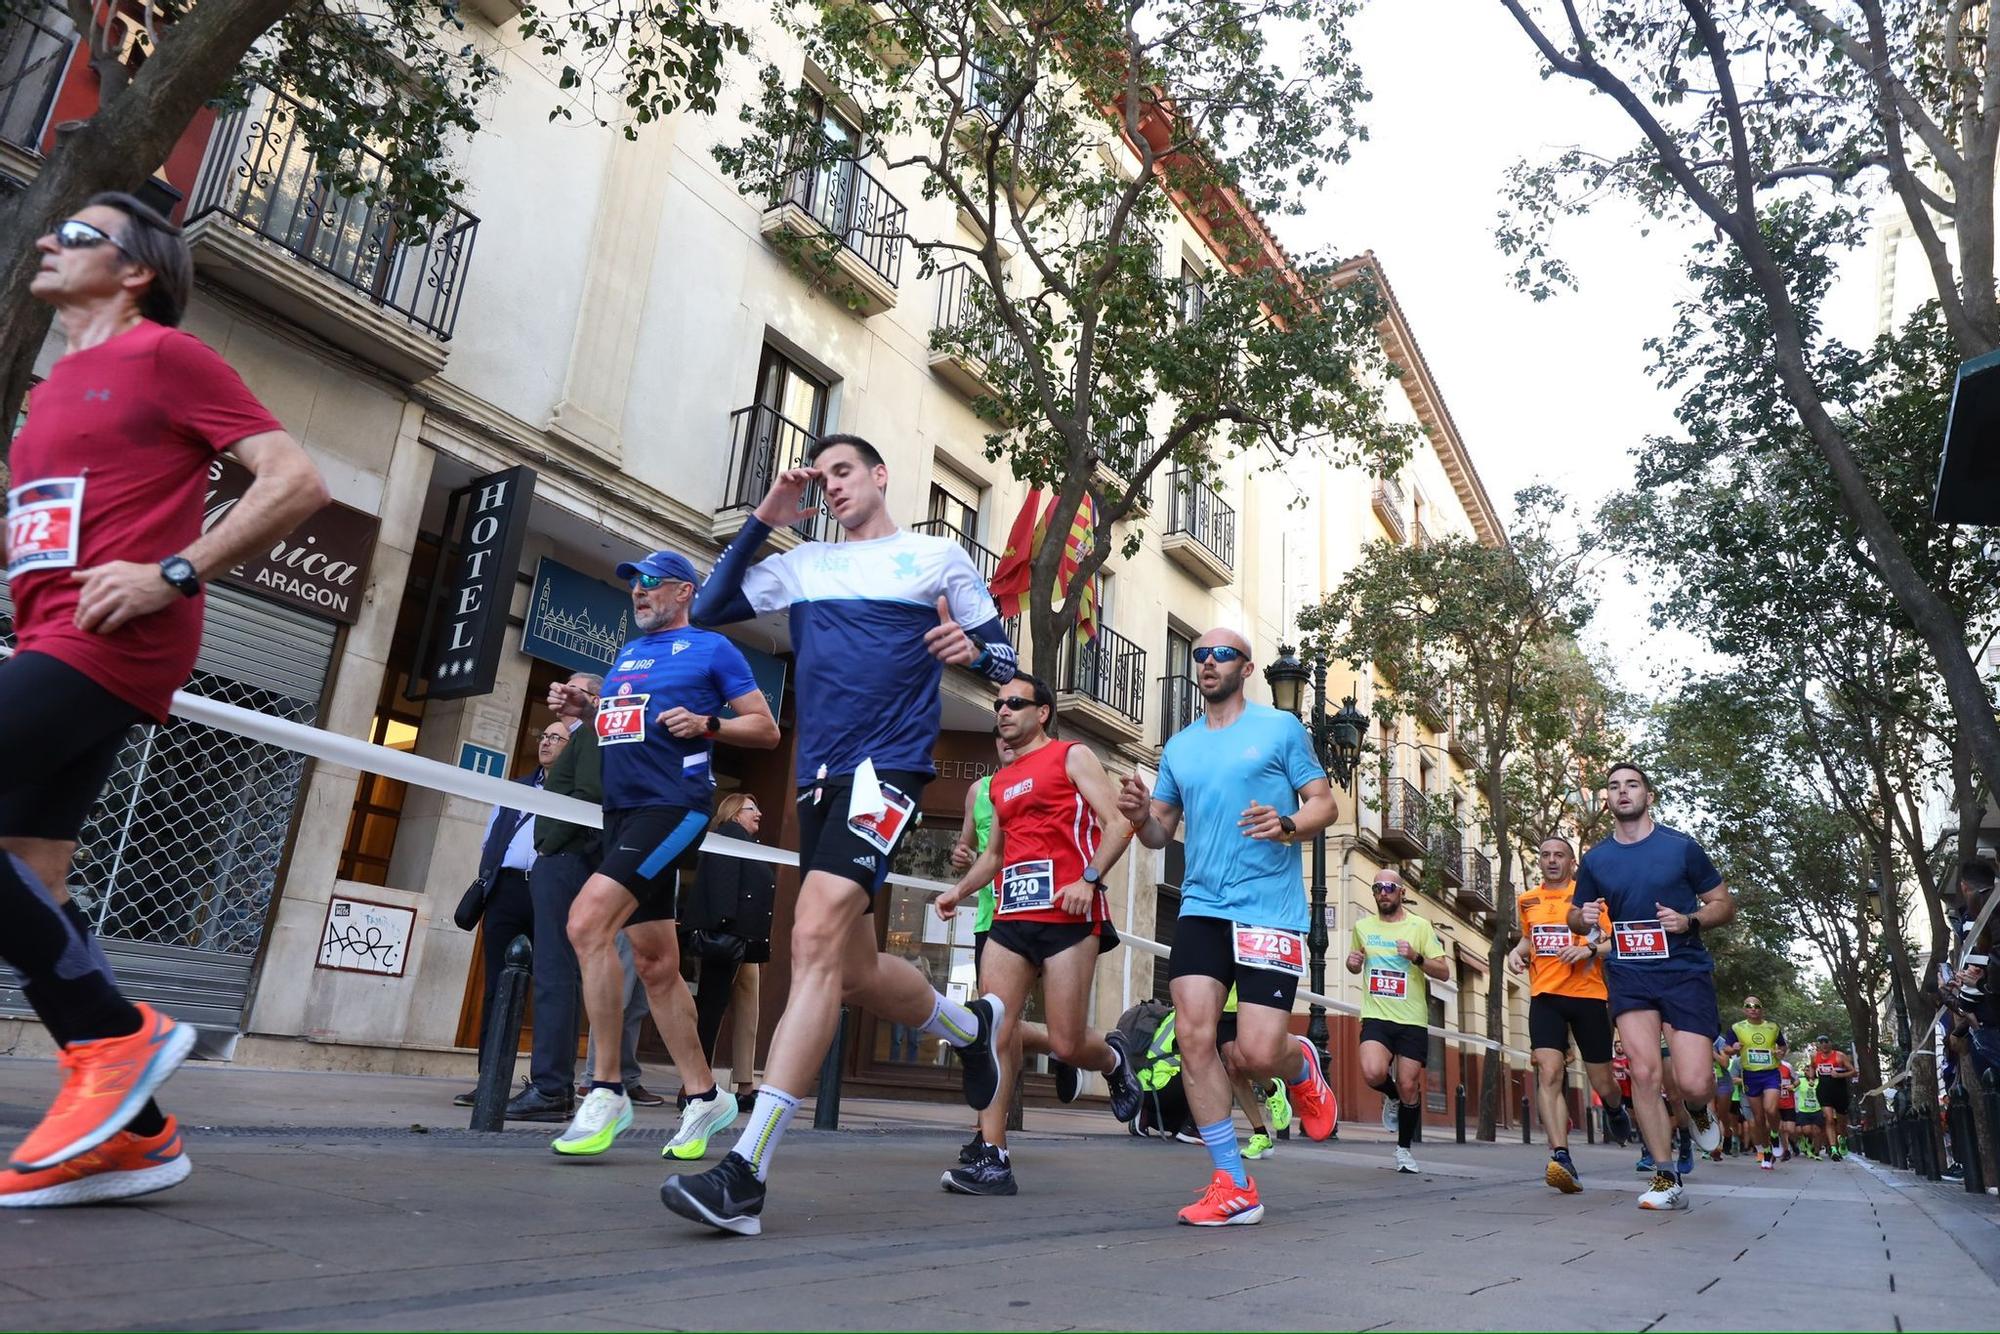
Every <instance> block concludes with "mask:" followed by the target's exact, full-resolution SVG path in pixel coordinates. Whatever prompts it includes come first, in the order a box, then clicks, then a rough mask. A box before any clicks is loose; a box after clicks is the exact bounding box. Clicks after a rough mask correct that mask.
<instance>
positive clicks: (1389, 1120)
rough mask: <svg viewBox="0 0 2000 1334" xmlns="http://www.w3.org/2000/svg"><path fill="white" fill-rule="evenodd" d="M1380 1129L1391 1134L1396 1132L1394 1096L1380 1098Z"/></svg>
mask: <svg viewBox="0 0 2000 1334" xmlns="http://www.w3.org/2000/svg"><path fill="white" fill-rule="evenodd" d="M1382 1129H1384V1130H1386V1131H1388V1132H1389V1133H1390V1134H1392V1135H1393V1134H1395V1133H1396V1100H1395V1099H1394V1098H1384V1099H1382Z"/></svg>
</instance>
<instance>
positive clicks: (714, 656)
mask: <svg viewBox="0 0 2000 1334" xmlns="http://www.w3.org/2000/svg"><path fill="white" fill-rule="evenodd" d="M618 577H619V578H620V579H623V580H625V581H626V582H627V583H629V584H630V585H631V588H632V620H633V623H634V624H635V625H637V626H638V628H639V630H640V632H641V633H640V635H639V637H638V638H637V639H634V640H632V641H631V642H630V643H628V644H626V645H625V647H623V648H622V649H620V650H618V657H617V660H616V661H615V662H613V664H612V667H611V670H610V671H609V672H607V673H606V674H605V677H604V694H603V695H602V696H601V697H600V698H598V699H595V700H592V699H591V698H590V697H589V695H588V694H587V693H585V692H583V691H580V690H578V689H576V688H575V687H572V686H566V685H558V686H551V687H550V689H549V703H550V704H551V705H552V706H554V707H555V708H556V709H557V711H558V712H561V713H565V714H568V715H570V716H574V717H585V716H589V717H590V719H591V723H592V726H593V728H594V730H595V733H596V737H597V744H598V746H599V747H600V748H601V749H602V751H603V753H604V755H603V758H604V861H603V863H602V864H601V865H599V866H598V868H597V873H596V874H595V875H593V876H591V877H590V879H589V880H587V881H585V882H584V886H583V889H582V890H581V891H579V892H578V894H577V896H576V901H575V903H573V904H572V905H571V906H570V913H569V938H570V943H571V944H573V945H574V946H575V947H576V961H577V965H578V967H579V968H580V969H581V971H582V974H583V1004H584V1010H585V1012H586V1013H587V1014H589V1016H590V1028H591V1031H592V1032H593V1033H596V1034H598V1036H599V1041H598V1043H597V1046H596V1050H595V1054H594V1062H593V1068H592V1070H591V1072H590V1092H589V1093H588V1094H587V1095H586V1096H585V1097H584V1100H583V1104H582V1105H581V1106H580V1107H578V1108H577V1110H576V1116H575V1118H574V1119H573V1120H572V1121H571V1122H570V1125H569V1128H568V1129H567V1130H565V1131H563V1133H562V1134H561V1135H560V1136H558V1137H557V1138H556V1140H555V1142H554V1143H553V1144H552V1145H551V1146H550V1147H552V1148H553V1149H554V1150H555V1151H556V1152H557V1153H559V1154H563V1155H565V1156H571V1157H589V1156H594V1155H597V1154H600V1153H603V1152H604V1151H605V1150H606V1149H608V1148H610V1147H611V1143H612V1141H613V1140H615V1139H617V1138H618V1133H619V1132H620V1131H622V1130H624V1129H625V1128H626V1127H627V1126H629V1125H631V1124H632V1103H631V1100H630V1099H629V1098H627V1097H626V1096H625V1086H624V1084H623V1083H621V1082H620V1080H619V1071H618V1051H619V1044H618V1043H617V1042H616V1041H606V1040H604V1035H606V1034H611V1035H614V1036H615V1035H616V1034H617V1033H618V1031H619V1028H620V1025H621V1022H622V1019H623V1012H624V1004H623V995H622V992H623V985H622V984H623V981H624V974H623V971H622V969H621V968H620V965H619V962H618V932H619V931H620V930H621V929H622V930H623V931H624V932H625V938H626V940H627V941H629V942H630V943H631V946H632V962H633V965H634V967H635V968H636V969H637V970H638V973H639V978H640V980H641V981H642V982H644V983H645V986H646V996H647V999H648V1000H650V1001H651V1002H652V1007H653V1020H654V1022H655V1023H657V1024H658V1025H659V1027H660V1036H661V1038H663V1039H664V1040H665V1041H666V1044H667V1052H668V1054H669V1055H671V1056H672V1057H673V1058H674V1066H675V1068H676V1069H678V1070H679V1072H680V1077H681V1088H682V1090H683V1092H684V1093H685V1094H686V1095H687V1100H688V1101H687V1107H686V1109H685V1110H684V1111H683V1112H682V1113H681V1127H680V1130H679V1131H678V1132H677V1133H676V1134H675V1135H674V1137H673V1139H672V1140H670V1141H668V1143H667V1147H666V1151H665V1153H664V1154H663V1156H666V1157H673V1158H682V1159H690V1158H699V1157H701V1156H702V1154H703V1153H704V1152H706V1151H707V1148H708V1139H709V1136H711V1135H713V1134H714V1133H715V1132H716V1131H718V1130H721V1129H723V1128H724V1127H726V1126H728V1125H729V1124H730V1122H732V1121H734V1120H735V1119H736V1099H734V1098H731V1097H723V1096H721V1095H720V1094H719V1093H718V1091H717V1089H716V1086H715V1073H714V1071H712V1070H710V1069H709V1066H708V1058H707V1056H706V1055H705V1054H704V1053H703V1051H702V1046H701V1040H700V1038H699V1037H698V1036H697V1035H696V1032H695V1009H694V996H693V995H692V994H690V993H689V991H688V988H687V983H686V982H683V981H682V980H681V958H680V943H679V939H678V937H677V936H676V934H675V931H674V920H673V919H674V889H675V882H676V879H677V876H678V873H679V872H680V871H682V870H692V869H693V868H694V865H695V859H696V854H697V852H698V851H699V850H700V847H701V839H702V835H703V833H704V832H706V830H707V828H708V816H709V808H710V806H711V804H712V803H713V800H714V793H715V775H714V774H713V773H712V772H711V770H710V767H709V757H710V747H711V746H712V745H713V743H715V742H717V741H722V742H727V743H728V744H729V745H732V746H749V747H755V748H758V749H762V750H768V749H770V748H771V747H773V746H775V745H777V744H778V724H777V722H776V720H775V719H773V718H772V717H771V709H770V705H768V704H767V703H766V702H765V700H764V696H763V693H762V692H761V691H759V690H758V689H757V682H756V681H755V679H754V678H752V677H751V675H750V664H749V663H747V662H745V661H744V659H743V654H742V651H741V650H739V649H738V648H737V647H736V645H735V644H733V643H731V642H730V641H729V640H728V639H727V638H726V637H724V636H722V635H719V634H716V633H715V632H714V631H712V630H702V629H697V628H696V627H694V626H691V625H689V624H688V608H689V606H691V605H692V604H693V602H694V595H695V590H696V589H697V588H698V587H700V584H701V575H700V574H698V573H697V572H696V571H695V568H694V566H693V565H692V564H690V563H689V561H688V559H687V557H685V556H683V555H681V554H680V553H679V552H675V551H656V552H654V553H653V554H652V555H650V556H648V557H646V558H645V559H644V560H642V561H639V562H637V563H636V564H635V563H633V562H631V561H627V562H625V563H624V564H622V565H620V566H619V567H618ZM724 705H727V706H728V707H729V709H730V710H731V712H732V713H733V714H734V716H733V717H730V718H724V717H722V716H721V715H722V710H723V706H724Z"/></svg>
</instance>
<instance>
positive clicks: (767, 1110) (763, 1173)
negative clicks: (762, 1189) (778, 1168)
mask: <svg viewBox="0 0 2000 1334" xmlns="http://www.w3.org/2000/svg"><path fill="white" fill-rule="evenodd" d="M798 1109H799V1100H798V1099H797V1098H794V1097H793V1096H792V1095H791V1094H789V1093H781V1092H779V1091H778V1090H777V1089H774V1088H772V1087H771V1086H770V1085H769V1084H766V1085H764V1086H763V1087H762V1088H760V1089H758V1090H757V1102H756V1105H755V1106H753V1107H751V1109H750V1121H749V1124H747V1125H745V1126H744V1127H743V1134H742V1135H741V1136H740V1137H739V1138H738V1139H737V1141H736V1148H735V1153H736V1154H737V1156H739V1157H740V1158H742V1159H743V1160H744V1161H745V1162H747V1163H749V1164H750V1166H751V1167H752V1168H753V1169H754V1170H755V1171H756V1173H757V1179H758V1180H759V1181H762V1180H764V1179H765V1178H766V1177H767V1176H769V1175H770V1171H771V1155H772V1154H774V1153H776V1152H777V1151H778V1141H779V1140H781V1139H783V1138H784V1137H785V1127H786V1126H787V1125H789V1124H791V1120H792V1113H793V1112H796V1111H797V1110H798Z"/></svg>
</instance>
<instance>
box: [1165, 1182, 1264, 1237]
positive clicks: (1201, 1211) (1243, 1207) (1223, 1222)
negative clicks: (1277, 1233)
mask: <svg viewBox="0 0 2000 1334" xmlns="http://www.w3.org/2000/svg"><path fill="white" fill-rule="evenodd" d="M1243 1179H1244V1180H1245V1181H1248V1182H1249V1183H1250V1184H1249V1185H1247V1186H1239V1185H1237V1184H1236V1179H1235V1178H1234V1177H1232V1176H1230V1175H1229V1173H1227V1172H1225V1171H1223V1170H1222V1169H1221V1168H1219V1167H1218V1168H1216V1169H1215V1175H1214V1176H1212V1177H1210V1178H1209V1180H1208V1189H1206V1190H1204V1191H1203V1192H1202V1193H1201V1198H1200V1199H1198V1200H1196V1201H1195V1202H1194V1203H1193V1204H1190V1205H1189V1206H1188V1207H1187V1208H1185V1209H1183V1210H1181V1212H1180V1220H1181V1222H1183V1223H1186V1224H1188V1225H1189V1226H1191V1227H1232V1226H1234V1225H1235V1224H1238V1223H1254V1222H1256V1221H1257V1220H1258V1219H1260V1218H1262V1217H1263V1216H1264V1205H1263V1202H1262V1201H1261V1200H1259V1199H1258V1198H1257V1179H1256V1178H1255V1177H1252V1176H1246V1177H1244V1178H1243Z"/></svg>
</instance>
